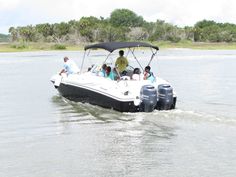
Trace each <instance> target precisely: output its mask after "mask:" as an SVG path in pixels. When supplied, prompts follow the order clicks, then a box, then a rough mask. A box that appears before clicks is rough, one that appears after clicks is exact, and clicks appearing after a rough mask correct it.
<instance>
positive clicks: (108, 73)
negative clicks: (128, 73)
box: [106, 66, 115, 80]
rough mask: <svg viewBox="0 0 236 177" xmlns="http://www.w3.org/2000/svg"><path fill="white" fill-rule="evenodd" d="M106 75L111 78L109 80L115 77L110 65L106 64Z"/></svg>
mask: <svg viewBox="0 0 236 177" xmlns="http://www.w3.org/2000/svg"><path fill="white" fill-rule="evenodd" d="M106 77H107V78H109V79H111V80H114V79H115V77H114V73H113V71H112V70H111V67H110V66H107V68H106Z"/></svg>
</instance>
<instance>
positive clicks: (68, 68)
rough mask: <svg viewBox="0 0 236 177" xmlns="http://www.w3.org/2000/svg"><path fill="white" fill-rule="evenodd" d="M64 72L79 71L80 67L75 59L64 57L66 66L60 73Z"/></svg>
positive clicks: (72, 72) (74, 72)
mask: <svg viewBox="0 0 236 177" xmlns="http://www.w3.org/2000/svg"><path fill="white" fill-rule="evenodd" d="M62 73H66V74H67V75H69V74H76V73H79V68H78V66H77V65H76V63H75V62H74V61H73V60H70V59H69V58H68V57H64V68H63V69H62V70H61V72H60V73H59V74H60V75H61V74H62Z"/></svg>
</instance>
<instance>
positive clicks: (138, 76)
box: [131, 68, 143, 81]
mask: <svg viewBox="0 0 236 177" xmlns="http://www.w3.org/2000/svg"><path fill="white" fill-rule="evenodd" d="M142 78H143V77H142V76H141V72H140V69H139V68H134V71H133V74H132V77H131V79H132V80H137V81H138V80H141V79H142Z"/></svg>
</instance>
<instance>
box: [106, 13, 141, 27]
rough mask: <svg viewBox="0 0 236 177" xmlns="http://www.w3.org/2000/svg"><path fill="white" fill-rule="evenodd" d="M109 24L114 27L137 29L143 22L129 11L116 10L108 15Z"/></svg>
mask: <svg viewBox="0 0 236 177" xmlns="http://www.w3.org/2000/svg"><path fill="white" fill-rule="evenodd" d="M110 23H111V24H112V25H113V26H115V27H139V26H142V25H143V23H144V20H143V17H141V16H138V15H136V14H135V13H134V12H133V11H131V10H129V9H116V10H114V11H113V12H112V13H111V15H110Z"/></svg>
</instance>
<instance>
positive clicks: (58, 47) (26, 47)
mask: <svg viewBox="0 0 236 177" xmlns="http://www.w3.org/2000/svg"><path fill="white" fill-rule="evenodd" d="M152 44H153V45H157V46H158V47H159V48H160V50H165V49H192V50H236V43H207V42H190V41H187V42H186V41H184V42H178V43H171V42H166V41H159V42H154V43H152ZM84 46H85V44H80V45H75V44H74V45H72V44H55V43H6V42H4V43H0V53H9V52H31V51H79V50H83V48H84Z"/></svg>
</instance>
